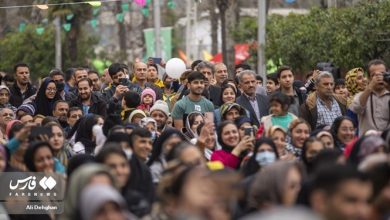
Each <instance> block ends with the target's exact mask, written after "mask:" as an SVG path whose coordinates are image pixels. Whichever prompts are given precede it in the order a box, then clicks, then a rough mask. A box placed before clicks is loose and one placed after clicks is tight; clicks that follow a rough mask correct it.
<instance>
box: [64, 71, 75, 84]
mask: <svg viewBox="0 0 390 220" xmlns="http://www.w3.org/2000/svg"><path fill="white" fill-rule="evenodd" d="M75 71H76V69H75V68H68V69H66V70H65V81H66V82H68V81H69V80H71V79H72V77H73V75H74V72H75Z"/></svg>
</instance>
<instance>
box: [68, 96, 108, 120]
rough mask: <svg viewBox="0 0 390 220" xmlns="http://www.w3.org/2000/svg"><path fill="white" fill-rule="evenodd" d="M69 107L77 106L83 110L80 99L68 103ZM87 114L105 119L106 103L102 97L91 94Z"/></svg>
mask: <svg viewBox="0 0 390 220" xmlns="http://www.w3.org/2000/svg"><path fill="white" fill-rule="evenodd" d="M70 106H71V107H74V106H77V107H79V108H81V109H83V102H82V100H81V98H80V97H77V99H75V100H73V101H71V102H70ZM88 113H93V114H97V115H101V116H103V117H104V118H106V115H107V103H106V101H105V100H104V98H103V97H102V96H99V95H97V94H96V93H95V92H93V93H92V97H91V106H90V107H89V110H88Z"/></svg>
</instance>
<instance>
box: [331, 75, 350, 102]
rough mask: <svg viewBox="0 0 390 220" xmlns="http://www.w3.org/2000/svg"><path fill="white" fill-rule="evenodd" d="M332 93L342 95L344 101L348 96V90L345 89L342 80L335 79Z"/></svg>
mask: <svg viewBox="0 0 390 220" xmlns="http://www.w3.org/2000/svg"><path fill="white" fill-rule="evenodd" d="M334 93H335V94H338V95H342V96H343V97H345V98H346V99H347V98H348V96H349V93H348V89H347V87H345V80H344V79H336V81H335V85H334Z"/></svg>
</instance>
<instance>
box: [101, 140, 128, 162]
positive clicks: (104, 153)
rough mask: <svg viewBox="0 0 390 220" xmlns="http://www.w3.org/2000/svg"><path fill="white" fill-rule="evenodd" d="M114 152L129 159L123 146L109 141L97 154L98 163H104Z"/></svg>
mask: <svg viewBox="0 0 390 220" xmlns="http://www.w3.org/2000/svg"><path fill="white" fill-rule="evenodd" d="M112 154H116V155H119V156H122V157H123V158H125V159H126V160H127V156H126V154H125V152H124V151H123V150H122V148H121V147H120V146H119V145H118V143H115V142H107V143H105V144H104V145H103V147H102V149H101V150H100V151H99V153H98V154H97V155H96V157H95V159H96V162H98V163H104V162H105V160H106V159H107V158H108V157H109V156H110V155H112Z"/></svg>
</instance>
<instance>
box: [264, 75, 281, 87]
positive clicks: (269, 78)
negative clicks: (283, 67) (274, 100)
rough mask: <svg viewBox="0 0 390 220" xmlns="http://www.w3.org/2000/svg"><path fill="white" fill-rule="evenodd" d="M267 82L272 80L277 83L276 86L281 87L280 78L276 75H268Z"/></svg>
mask: <svg viewBox="0 0 390 220" xmlns="http://www.w3.org/2000/svg"><path fill="white" fill-rule="evenodd" d="M267 80H271V81H273V82H274V83H275V85H279V81H278V78H277V77H276V73H271V74H268V75H267Z"/></svg>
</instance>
